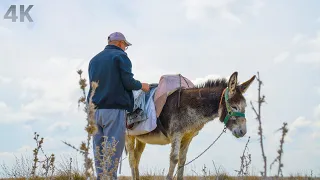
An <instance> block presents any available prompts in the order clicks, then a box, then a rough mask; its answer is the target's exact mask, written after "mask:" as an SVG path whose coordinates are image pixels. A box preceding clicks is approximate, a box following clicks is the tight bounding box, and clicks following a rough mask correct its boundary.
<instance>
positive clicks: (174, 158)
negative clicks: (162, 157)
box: [167, 133, 182, 180]
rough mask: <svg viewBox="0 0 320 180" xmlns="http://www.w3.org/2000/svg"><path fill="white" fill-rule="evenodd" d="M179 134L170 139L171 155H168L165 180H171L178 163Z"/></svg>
mask: <svg viewBox="0 0 320 180" xmlns="http://www.w3.org/2000/svg"><path fill="white" fill-rule="evenodd" d="M181 139H182V137H181V134H180V133H176V134H174V135H173V137H172V142H171V153H170V167H169V172H168V175H167V180H172V178H173V172H174V169H175V167H176V165H177V163H178V156H179V150H180V145H181Z"/></svg>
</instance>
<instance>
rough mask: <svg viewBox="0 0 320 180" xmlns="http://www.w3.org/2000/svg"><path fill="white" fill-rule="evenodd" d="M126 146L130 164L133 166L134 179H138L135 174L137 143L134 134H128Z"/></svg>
mask: <svg viewBox="0 0 320 180" xmlns="http://www.w3.org/2000/svg"><path fill="white" fill-rule="evenodd" d="M125 144H126V148H127V150H128V153H129V165H130V168H131V174H132V179H134V180H136V174H135V169H134V167H135V164H136V159H135V157H134V144H135V138H134V137H133V136H129V135H126V143H125Z"/></svg>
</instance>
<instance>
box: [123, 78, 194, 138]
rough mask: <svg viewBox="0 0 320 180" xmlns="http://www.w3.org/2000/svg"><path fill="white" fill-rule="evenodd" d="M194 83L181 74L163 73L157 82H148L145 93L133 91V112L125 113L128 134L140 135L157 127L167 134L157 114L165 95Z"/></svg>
mask: <svg viewBox="0 0 320 180" xmlns="http://www.w3.org/2000/svg"><path fill="white" fill-rule="evenodd" d="M192 87H194V84H193V83H192V82H191V81H190V80H189V79H187V78H185V77H184V76H182V75H181V74H175V75H163V76H161V78H160V81H159V83H153V84H150V91H149V92H147V93H145V92H143V91H142V90H138V91H133V94H134V108H133V112H131V113H127V117H126V127H127V132H128V134H131V135H140V134H145V133H148V132H151V131H152V130H154V129H155V128H156V127H159V128H160V130H161V131H162V133H163V134H164V135H166V136H167V133H166V132H165V130H164V128H163V126H162V124H161V121H160V119H159V116H160V114H161V111H162V109H163V106H164V105H165V103H166V100H167V97H168V96H170V95H171V94H172V93H174V92H175V91H176V90H178V89H179V100H178V102H177V103H178V106H179V103H180V91H181V89H186V88H192Z"/></svg>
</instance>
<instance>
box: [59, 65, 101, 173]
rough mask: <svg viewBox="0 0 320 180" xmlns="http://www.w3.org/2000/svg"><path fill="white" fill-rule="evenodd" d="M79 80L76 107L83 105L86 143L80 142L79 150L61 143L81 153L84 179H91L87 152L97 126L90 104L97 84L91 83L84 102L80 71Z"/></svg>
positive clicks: (84, 81) (83, 85) (91, 165)
mask: <svg viewBox="0 0 320 180" xmlns="http://www.w3.org/2000/svg"><path fill="white" fill-rule="evenodd" d="M77 73H78V75H79V77H80V80H79V86H80V89H81V91H82V96H81V97H80V98H79V100H78V107H80V104H81V103H82V104H83V105H84V112H85V113H86V115H87V117H86V121H87V125H86V127H85V131H86V132H87V139H86V141H82V142H81V144H80V148H79V149H78V148H76V147H75V146H73V145H71V144H70V143H67V142H65V141H63V143H64V144H66V145H67V146H69V147H71V148H73V149H75V150H76V151H78V152H79V153H81V154H82V155H83V156H84V167H85V176H86V178H87V179H88V178H93V173H92V172H93V171H94V169H93V160H92V159H91V158H90V157H89V150H90V141H91V138H92V136H93V135H94V134H96V132H97V130H98V129H97V126H96V124H95V112H96V110H95V105H94V103H93V102H92V97H93V96H94V94H95V90H96V89H97V87H98V83H97V82H92V83H91V94H90V97H88V101H86V97H87V93H86V87H87V80H86V79H85V78H83V77H82V73H83V71H82V70H81V69H80V70H78V71H77Z"/></svg>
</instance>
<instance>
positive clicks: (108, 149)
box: [95, 136, 119, 179]
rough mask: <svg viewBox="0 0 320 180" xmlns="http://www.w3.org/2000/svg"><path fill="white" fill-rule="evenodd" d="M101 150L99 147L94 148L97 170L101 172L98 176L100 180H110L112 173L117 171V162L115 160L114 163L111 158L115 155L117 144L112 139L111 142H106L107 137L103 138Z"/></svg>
mask: <svg viewBox="0 0 320 180" xmlns="http://www.w3.org/2000/svg"><path fill="white" fill-rule="evenodd" d="M101 146H102V149H100V147H99V146H97V147H96V152H97V153H96V154H95V158H96V159H97V161H98V163H99V167H98V169H101V170H102V172H101V173H100V174H99V175H98V176H99V177H100V179H112V176H113V173H114V172H116V171H117V168H118V162H119V160H118V159H117V158H116V159H115V160H114V161H113V160H112V157H113V156H114V155H115V152H116V146H117V142H116V140H115V138H114V137H112V142H108V137H106V136H103V142H102V143H101Z"/></svg>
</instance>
